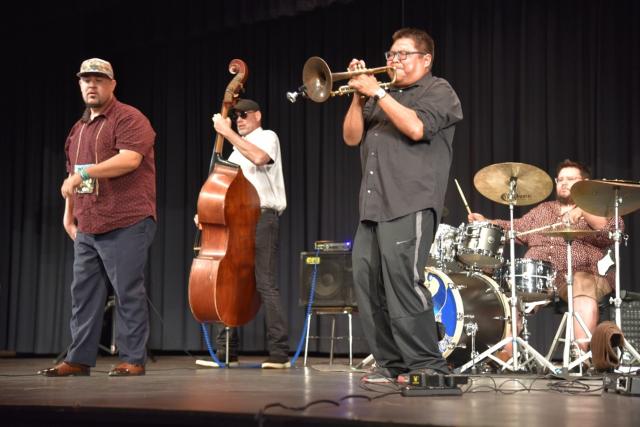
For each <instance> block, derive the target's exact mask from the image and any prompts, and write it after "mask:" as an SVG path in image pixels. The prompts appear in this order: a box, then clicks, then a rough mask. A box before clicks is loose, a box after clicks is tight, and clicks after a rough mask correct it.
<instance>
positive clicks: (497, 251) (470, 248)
mask: <svg viewBox="0 0 640 427" xmlns="http://www.w3.org/2000/svg"><path fill="white" fill-rule="evenodd" d="M461 227H462V226H461ZM503 239H504V233H503V231H502V227H499V226H497V225H495V224H491V223H489V222H473V223H471V224H468V225H467V226H466V228H464V232H462V233H461V234H460V236H459V237H458V245H457V248H456V253H457V255H456V256H457V258H458V260H460V262H463V263H464V264H467V265H469V266H471V267H475V268H480V269H482V268H496V267H499V266H501V265H502V264H503V263H504V259H503V258H502V249H503V245H504V241H503Z"/></svg>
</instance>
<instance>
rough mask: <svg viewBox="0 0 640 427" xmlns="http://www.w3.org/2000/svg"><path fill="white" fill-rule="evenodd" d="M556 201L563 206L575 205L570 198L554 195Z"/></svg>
mask: <svg viewBox="0 0 640 427" xmlns="http://www.w3.org/2000/svg"><path fill="white" fill-rule="evenodd" d="M556 200H557V201H559V202H560V203H562V204H563V205H575V203H574V201H573V199H572V198H571V196H567V197H562V196H558V195H556Z"/></svg>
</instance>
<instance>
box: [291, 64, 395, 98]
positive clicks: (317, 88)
mask: <svg viewBox="0 0 640 427" xmlns="http://www.w3.org/2000/svg"><path fill="white" fill-rule="evenodd" d="M389 71H393V76H392V79H391V81H390V82H386V83H382V84H381V85H380V87H381V88H383V89H385V90H386V89H389V87H390V86H391V85H393V84H394V83H395V81H396V69H395V67H378V68H364V69H361V70H354V71H346V72H342V73H332V72H331V69H330V68H329V66H328V65H327V63H326V62H325V61H324V60H323V59H322V58H320V57H318V56H312V57H311V58H309V59H307V62H305V63H304V67H303V68H302V83H303V84H302V86H300V87H299V88H298V89H297V90H296V91H293V92H287V99H288V100H289V101H290V102H292V103H293V102H296V100H297V98H298V96H300V95H302V97H304V98H309V99H311V100H312V101H314V102H325V101H326V100H327V99H329V98H330V97H332V96H342V95H346V94H350V93H353V92H355V90H354V89H353V88H351V87H349V86H348V85H344V86H340V87H338V89H336V90H332V89H333V82H335V81H338V80H346V79H350V78H352V77H355V76H359V75H361V74H379V73H387V72H389Z"/></svg>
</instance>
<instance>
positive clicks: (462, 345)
mask: <svg viewBox="0 0 640 427" xmlns="http://www.w3.org/2000/svg"><path fill="white" fill-rule="evenodd" d="M425 286H426V287H427V288H428V289H429V292H430V293H431V296H432V300H433V312H434V314H435V318H436V321H437V322H441V323H442V324H443V325H444V328H445V336H444V338H443V339H442V340H441V341H440V343H439V347H440V351H441V352H442V356H443V357H444V358H445V359H447V362H449V364H451V365H453V366H454V367H458V366H462V365H464V364H465V363H466V362H468V361H469V360H471V336H470V335H467V331H466V329H467V327H469V329H471V327H472V326H473V325H474V324H475V325H476V326H477V332H476V351H477V352H478V353H482V352H483V351H485V350H486V349H488V348H489V347H491V346H492V345H494V344H496V343H498V342H499V341H500V340H502V339H503V338H504V337H506V335H507V331H508V326H509V321H508V320H509V311H510V309H509V301H508V299H507V298H506V296H505V295H504V294H503V293H502V292H501V291H500V286H498V284H497V283H496V282H495V281H493V279H491V278H490V277H488V276H486V275H484V274H481V273H477V272H465V273H449V274H445V273H443V272H442V271H439V270H436V269H434V268H431V267H427V268H426V269H425Z"/></svg>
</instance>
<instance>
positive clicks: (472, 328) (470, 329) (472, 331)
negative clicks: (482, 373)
mask: <svg viewBox="0 0 640 427" xmlns="http://www.w3.org/2000/svg"><path fill="white" fill-rule="evenodd" d="M464 331H465V333H466V334H467V336H468V337H471V362H472V365H471V372H472V373H473V374H476V373H478V367H477V366H476V362H477V360H476V359H477V357H478V355H479V353H478V351H477V350H476V334H477V333H478V324H477V323H476V322H468V323H465V325H464Z"/></svg>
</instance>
